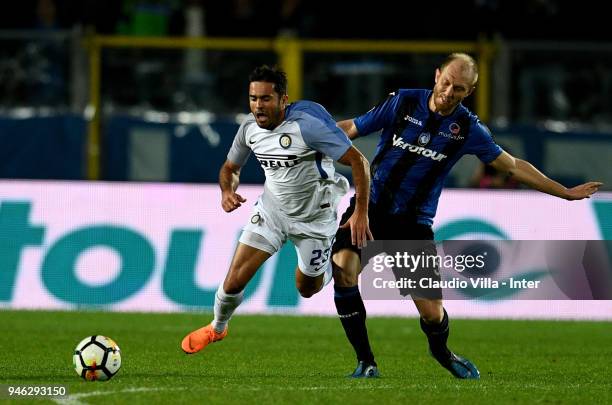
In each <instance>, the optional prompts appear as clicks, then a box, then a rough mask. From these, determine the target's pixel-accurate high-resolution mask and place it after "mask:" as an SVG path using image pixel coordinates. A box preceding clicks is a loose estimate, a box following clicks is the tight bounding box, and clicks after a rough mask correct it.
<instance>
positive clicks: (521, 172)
mask: <svg viewBox="0 0 612 405" xmlns="http://www.w3.org/2000/svg"><path fill="white" fill-rule="evenodd" d="M490 164H491V166H493V168H494V169H495V170H499V171H501V172H503V173H508V174H510V175H511V176H512V177H514V178H515V179H516V180H517V181H519V182H521V183H523V184H525V185H527V186H529V187H531V188H533V189H535V190H538V191H541V192H543V193H547V194H551V195H554V196H556V197H559V198H564V199H566V200H570V201H571V200H582V199H583V198H589V197H590V196H591V195H592V194H594V193H596V192H597V190H599V187H601V186H602V184H603V183H600V182H598V181H590V182H588V183H584V184H581V185H579V186H576V187H573V188H569V189H568V188H566V187H564V186H563V185H562V184H559V183H557V182H556V181H554V180H552V179H550V178H549V177H547V176H546V175H545V174H544V173H542V172H541V171H539V170H538V169H536V168H535V167H534V166H533V165H532V164H531V163H529V162H527V161H526V160H522V159H518V158H515V157H514V156H512V155H511V154H509V153H508V152H502V154H501V155H499V156H498V157H497V159H495V160H494V161H493V162H491V163H490Z"/></svg>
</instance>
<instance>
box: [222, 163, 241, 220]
mask: <svg viewBox="0 0 612 405" xmlns="http://www.w3.org/2000/svg"><path fill="white" fill-rule="evenodd" d="M240 169H241V168H240V166H238V165H237V164H235V163H233V162H231V161H229V160H226V161H225V163H224V164H223V166H222V167H221V170H220V171H219V186H221V206H222V207H223V210H224V211H225V212H232V211H234V210H235V209H236V208H238V207H240V206H241V205H242V203H243V202H245V201H246V198H243V197H242V196H241V195H240V194H238V193H236V190H237V189H238V184H240Z"/></svg>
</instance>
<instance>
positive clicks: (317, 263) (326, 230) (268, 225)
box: [239, 197, 338, 277]
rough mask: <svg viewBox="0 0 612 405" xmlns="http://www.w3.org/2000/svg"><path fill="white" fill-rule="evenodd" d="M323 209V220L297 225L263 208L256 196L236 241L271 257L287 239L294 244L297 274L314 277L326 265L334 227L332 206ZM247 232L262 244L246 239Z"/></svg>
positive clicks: (328, 262) (250, 238)
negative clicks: (263, 239)
mask: <svg viewBox="0 0 612 405" xmlns="http://www.w3.org/2000/svg"><path fill="white" fill-rule="evenodd" d="M326 210H329V215H325V216H324V217H325V218H323V219H319V220H316V221H312V222H301V221H296V220H295V219H292V218H290V217H287V216H286V215H284V214H283V213H281V212H280V211H279V210H278V209H266V207H264V204H263V203H262V200H261V197H260V198H259V199H258V200H257V203H255V206H254V207H253V212H252V214H251V218H250V221H249V223H247V224H246V225H245V226H244V228H242V230H243V232H242V234H241V235H240V239H239V241H240V243H243V244H245V245H248V246H251V247H254V248H256V249H259V250H263V251H265V252H268V253H270V254H271V255H273V254H274V253H276V252H278V251H279V250H280V249H281V247H282V246H283V244H284V243H285V242H286V241H287V240H290V241H291V242H293V244H294V245H295V250H296V253H297V258H298V267H299V269H300V271H301V272H302V273H303V274H305V275H307V276H310V277H317V276H319V275H321V274H323V273H324V272H325V270H326V269H327V267H328V266H329V265H330V257H331V248H332V244H333V242H334V237H335V236H336V230H337V228H338V223H337V221H336V211H335V207H333V206H332V207H329V208H326ZM250 232H252V233H255V234H257V235H260V236H262V237H263V238H265V241H261V240H260V239H259V238H254V237H252V236H250V235H249V233H250ZM265 242H267V243H265Z"/></svg>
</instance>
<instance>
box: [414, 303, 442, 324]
mask: <svg viewBox="0 0 612 405" xmlns="http://www.w3.org/2000/svg"><path fill="white" fill-rule="evenodd" d="M419 312H420V315H421V318H423V320H424V321H425V323H429V324H437V323H440V322H442V318H443V317H444V312H443V310H442V309H441V308H438V307H437V306H434V305H432V306H428V307H427V308H421V310H420V311H419Z"/></svg>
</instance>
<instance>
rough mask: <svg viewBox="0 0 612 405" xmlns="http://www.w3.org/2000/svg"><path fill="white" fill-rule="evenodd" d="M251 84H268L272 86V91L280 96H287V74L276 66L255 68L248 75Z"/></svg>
mask: <svg viewBox="0 0 612 405" xmlns="http://www.w3.org/2000/svg"><path fill="white" fill-rule="evenodd" d="M251 82H268V83H273V84H274V90H275V91H276V92H277V93H278V94H279V95H281V96H284V95H285V94H287V73H285V72H283V71H282V70H280V69H279V68H278V67H277V66H272V67H270V66H268V65H262V66H258V67H256V68H255V69H254V70H253V71H252V72H251V74H250V75H249V83H251Z"/></svg>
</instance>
